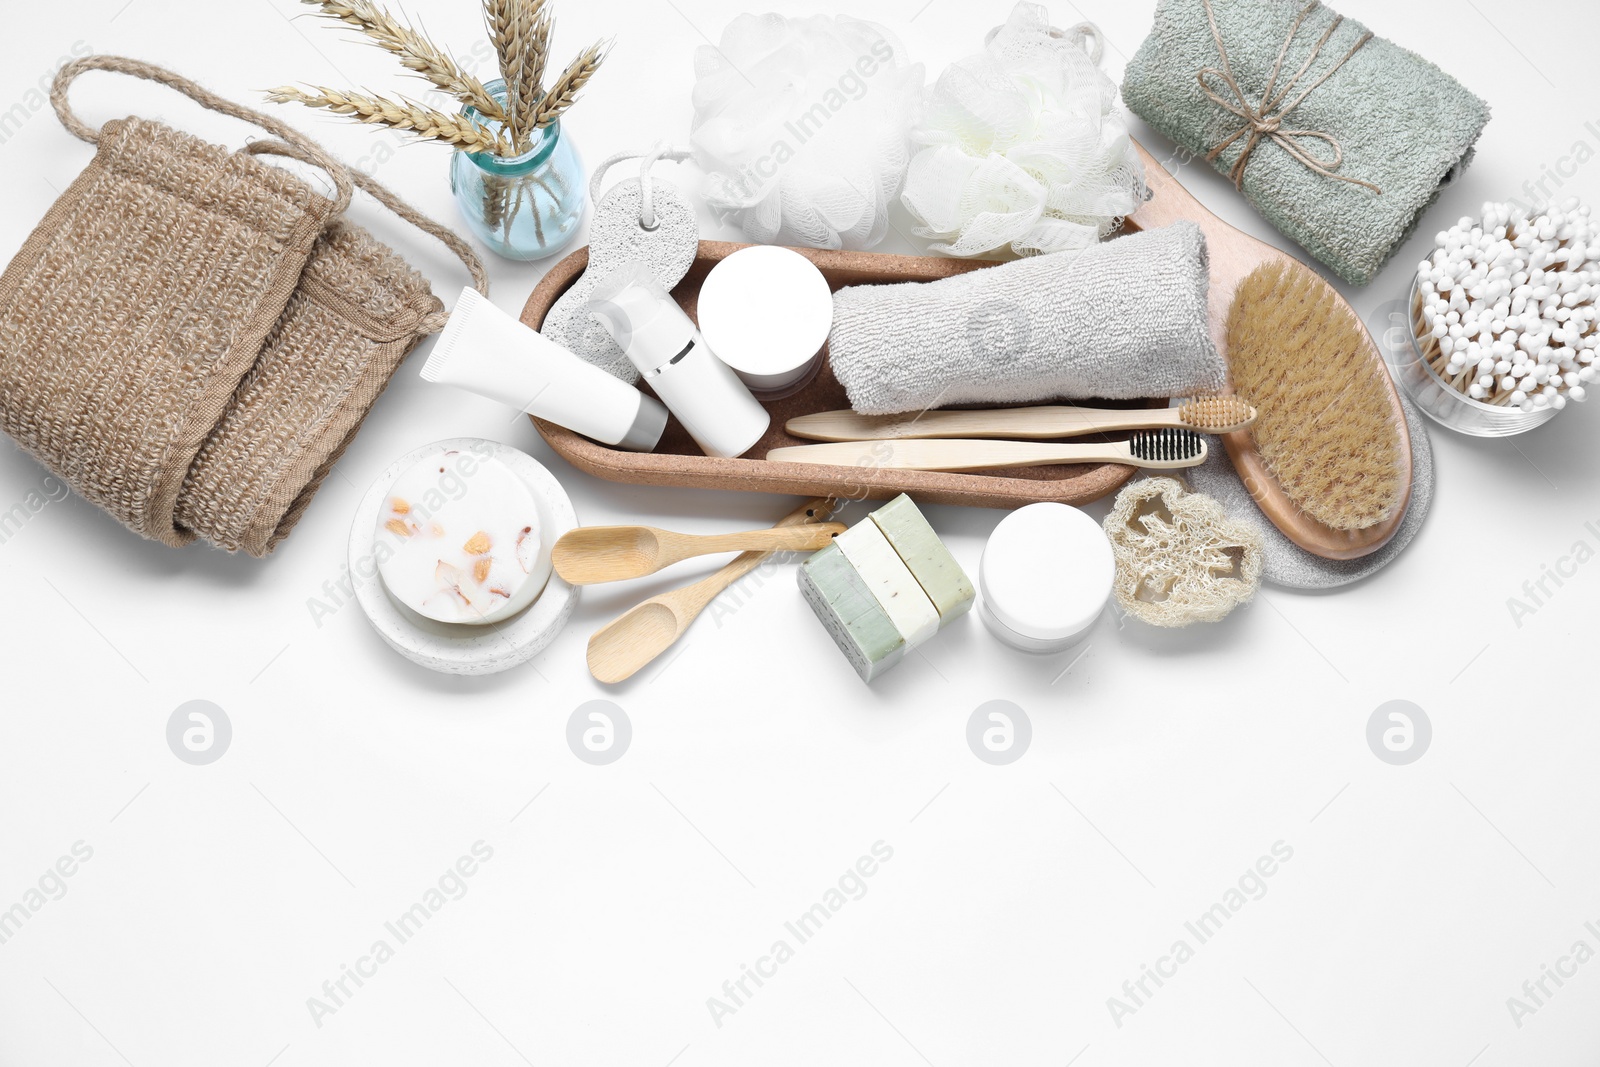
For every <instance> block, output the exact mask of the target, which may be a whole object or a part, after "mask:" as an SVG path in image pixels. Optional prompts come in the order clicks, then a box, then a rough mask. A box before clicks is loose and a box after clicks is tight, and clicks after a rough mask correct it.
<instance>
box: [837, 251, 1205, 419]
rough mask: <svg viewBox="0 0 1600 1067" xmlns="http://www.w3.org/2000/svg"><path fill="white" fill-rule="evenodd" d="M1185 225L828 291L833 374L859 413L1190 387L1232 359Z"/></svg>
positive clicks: (1177, 392)
mask: <svg viewBox="0 0 1600 1067" xmlns="http://www.w3.org/2000/svg"><path fill="white" fill-rule="evenodd" d="M1208 284H1209V276H1208V274H1207V266H1206V243H1205V235H1204V234H1202V233H1201V232H1200V229H1199V227H1197V226H1195V225H1194V224H1193V223H1188V222H1180V223H1175V224H1174V225H1172V226H1168V227H1166V228H1164V229H1160V230H1150V231H1148V232H1145V233H1136V234H1131V235H1129V236H1127V237H1119V238H1117V239H1116V240H1114V241H1108V242H1106V243H1105V244H1102V245H1097V246H1095V247H1093V248H1090V249H1088V250H1087V251H1083V252H1075V253H1069V252H1056V253H1053V254H1051V255H1047V256H1035V257H1032V258H1029V259H1022V260H1017V261H1016V262H1013V263H1006V264H1003V265H1001V266H998V267H988V268H985V269H983V270H977V271H973V272H971V273H970V274H961V275H957V276H956V277H953V278H944V279H941V280H939V281H936V282H902V283H899V284H894V285H855V286H850V287H849V288H846V289H841V290H839V291H838V292H837V293H835V294H834V297H833V332H832V333H831V334H830V335H829V337H828V352H829V359H830V360H831V362H832V364H833V371H834V374H835V375H836V376H837V377H838V379H839V381H840V382H841V383H842V384H843V385H844V387H845V391H846V393H848V394H849V397H850V404H851V406H852V407H854V408H855V409H856V410H857V411H859V412H861V413H862V414H864V415H895V414H899V413H901V412H905V411H921V410H925V409H927V408H932V407H948V406H950V405H952V404H1010V403H1027V402H1031V401H1043V400H1054V399H1073V398H1076V399H1086V398H1090V397H1097V398H1102V399H1107V400H1134V399H1138V398H1141V397H1171V396H1194V395H1196V394H1199V393H1214V392H1216V391H1218V390H1220V389H1221V388H1222V387H1223V384H1224V382H1225V381H1226V379H1227V368H1226V367H1225V366H1224V364H1223V361H1222V358H1221V356H1219V355H1218V354H1217V350H1216V347H1215V346H1214V345H1213V344H1212V343H1211V335H1210V331H1209V330H1208V328H1207V324H1206V290H1207V288H1208Z"/></svg>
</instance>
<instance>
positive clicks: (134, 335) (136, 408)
mask: <svg viewBox="0 0 1600 1067" xmlns="http://www.w3.org/2000/svg"><path fill="white" fill-rule="evenodd" d="M87 70H106V71H113V72H118V73H123V74H129V75H132V76H134V77H140V78H146V79H149V80H151V81H156V82H160V83H162V84H165V85H168V86H171V87H172V88H174V89H176V90H178V91H179V92H181V93H184V94H185V95H187V96H190V97H192V98H193V99H195V100H196V101H197V102H199V103H200V104H201V105H203V106H205V107H207V108H210V109H212V110H215V111H219V112H221V113H223V114H226V115H231V116H233V117H235V118H240V119H243V120H245V121H247V122H252V123H254V124H256V125H258V126H261V127H262V128H263V129H266V130H268V131H269V132H271V133H272V134H274V135H275V136H277V137H279V138H281V139H282V143H278V142H264V143H257V144H253V145H251V146H250V147H249V148H248V149H246V150H245V151H242V152H232V151H229V150H228V149H225V148H221V147H218V146H215V145H211V144H208V143H206V142H205V141H202V140H200V139H198V138H195V137H192V136H190V135H188V134H185V133H182V132H180V131H178V130H175V129H172V128H171V127H168V126H165V125H163V124H161V123H158V122H149V121H146V120H143V119H139V118H132V117H130V118H127V119H118V120H113V121H111V122H108V123H106V124H105V126H103V127H102V128H101V129H100V130H98V131H96V130H94V129H92V128H91V127H89V126H87V125H86V124H84V123H83V122H82V121H80V120H79V119H78V118H77V117H76V116H75V115H74V114H73V113H72V111H71V109H70V107H69V106H68V104H67V100H66V92H67V87H68V86H69V85H70V83H71V82H72V81H73V79H75V78H76V77H77V76H78V75H79V74H81V73H83V72H84V71H87ZM51 101H52V103H53V104H54V105H55V108H56V113H57V114H58V115H59V116H60V118H61V121H62V124H63V125H65V126H66V128H67V129H68V130H69V131H71V132H72V133H73V134H74V135H76V136H78V137H80V138H82V139H83V140H85V141H88V142H90V143H91V144H95V145H96V146H97V151H96V153H95V157H94V159H93V161H92V162H91V163H90V164H89V166H88V167H87V168H85V170H84V171H83V173H82V174H81V175H79V177H78V179H77V180H76V181H74V182H73V184H72V186H71V187H70V188H69V189H68V190H67V191H66V193H64V194H63V195H62V197H61V198H60V200H58V201H57V202H56V203H55V205H54V206H53V207H52V208H51V209H50V211H49V212H48V213H47V214H46V215H45V217H44V220H43V221H42V222H41V223H40V224H39V226H38V228H37V229H36V230H35V231H34V233H33V235H32V236H31V237H29V238H28V241H27V242H26V243H25V244H24V245H23V247H22V250H21V251H20V252H19V253H18V254H17V256H16V258H15V259H14V260H12V262H11V264H10V266H9V267H8V268H7V269H6V271H5V274H4V275H3V276H0V429H4V430H5V431H6V433H8V434H10V435H11V436H12V437H13V438H15V439H16V441H17V443H18V444H20V445H21V446H22V447H23V448H25V449H27V450H28V451H29V452H30V453H32V454H33V455H34V456H35V457H37V458H38V459H39V460H40V462H42V463H44V464H45V466H47V467H49V468H50V469H51V470H52V471H54V472H55V473H56V475H57V476H59V477H60V478H61V479H62V480H63V481H65V482H67V483H68V484H69V485H71V486H72V487H73V488H74V489H75V490H77V491H78V492H79V493H81V494H82V495H83V496H84V497H85V498H87V499H89V500H91V501H93V502H94V503H96V504H98V505H99V506H100V507H102V508H104V509H105V510H106V511H107V512H109V513H110V514H111V515H112V516H113V517H114V518H116V519H117V520H118V521H119V522H121V523H123V524H124V525H126V526H127V527H128V528H129V529H132V530H134V531H135V532H137V533H139V534H142V535H143V536H145V537H148V538H151V539H153V540H157V541H160V542H162V543H164V544H168V545H175V546H176V545H183V544H187V543H188V542H190V541H192V540H194V539H195V538H196V537H197V536H198V537H203V538H205V539H207V540H209V541H211V542H212V543H214V544H216V545H218V546H220V547H222V548H226V549H228V550H230V551H233V550H243V551H245V552H247V553H249V554H250V555H252V556H264V555H266V554H267V553H268V552H270V551H272V549H273V548H274V547H275V546H276V545H277V544H278V542H279V541H281V540H282V539H283V538H284V537H285V536H287V535H288V533H289V531H290V530H291V529H292V528H293V527H294V524H295V523H296V522H297V521H298V520H299V518H300V516H301V514H302V513H303V512H304V510H305V508H306V505H307V504H308V503H309V502H310V500H311V497H312V496H313V495H314V494H315V492H316V490H317V488H318V487H319V486H320V485H321V483H322V480H323V478H325V477H326V475H327V474H328V472H329V471H330V470H331V469H332V467H333V464H334V463H335V462H337V461H338V459H339V457H340V455H341V454H342V453H343V451H344V449H345V447H346V446H347V445H348V444H349V442H350V440H351V438H352V437H353V436H354V434H355V432H356V430H357V429H358V428H359V427H360V425H361V422H362V420H364V419H365V418H366V415H367V412H368V411H369V410H371V407H372V404H373V402H374V401H375V400H376V399H377V396H378V394H379V393H381V392H382V391H383V388H384V386H386V385H387V384H388V381H389V379H390V377H391V376H392V375H393V374H394V371H395V370H396V369H397V368H398V367H399V365H400V362H401V361H402V360H403V359H404V358H405V355H406V353H407V352H409V351H410V350H411V348H412V347H414V346H415V345H416V343H417V342H418V341H420V340H421V339H422V338H424V337H426V336H427V335H428V334H430V333H433V332H435V331H437V330H439V329H441V328H443V326H444V323H445V319H446V315H445V312H444V307H443V305H442V304H441V303H440V301H439V300H438V298H437V297H435V296H434V295H433V293H432V291H431V290H430V288H429V286H428V283H427V281H426V280H425V279H424V278H423V277H422V276H421V275H419V274H418V273H416V272H415V271H414V270H412V269H411V268H410V267H409V266H408V265H407V264H406V263H405V261H404V260H402V259H401V258H400V257H399V256H398V255H397V254H396V253H394V252H393V251H391V250H390V249H389V248H387V247H385V246H384V245H383V244H382V243H380V242H379V241H377V240H376V239H375V238H373V237H372V236H371V235H370V234H369V233H367V232H366V231H365V230H363V229H361V228H360V227H358V226H356V225H354V224H352V223H350V222H347V221H344V220H343V219H341V218H340V217H339V216H340V215H341V214H342V213H343V211H344V209H345V207H346V206H347V205H348V203H349V200H350V195H351V187H352V184H354V185H359V186H361V187H362V188H363V189H365V190H366V191H367V192H369V193H371V194H372V195H373V196H374V197H376V198H377V199H378V200H379V201H380V202H381V203H383V204H385V205H386V206H388V207H389V208H391V209H392V210H394V211H395V212H396V213H397V214H399V215H400V216H401V217H402V218H404V219H406V220H407V221H408V222H411V223H413V224H414V225H416V226H418V227H420V228H421V229H423V230H425V231H426V232H428V233H431V234H433V235H434V236H435V237H438V238H439V239H440V240H441V241H443V242H444V243H445V244H446V245H448V246H449V247H450V249H451V250H452V251H453V252H455V253H456V254H457V255H458V256H460V257H461V259H462V261H463V262H464V263H465V264H466V265H467V267H468V269H469V270H470V271H471V273H472V276H473V280H474V282H475V284H476V285H477V288H478V289H479V291H480V292H487V290H488V279H487V276H486V275H485V274H484V271H483V266H482V264H481V263H480V262H479V261H478V258H477V256H476V255H475V254H474V253H473V251H472V250H471V248H470V247H469V246H467V245H466V243H465V242H463V241H462V240H461V239H460V238H459V237H456V236H455V235H454V234H452V233H450V232H449V231H447V230H445V229H444V228H442V227H440V226H439V225H437V224H436V223H433V222H431V221H429V220H428V219H426V218H425V217H423V216H421V215H419V214H418V213H417V212H416V211H414V210H413V209H411V208H409V207H408V206H407V205H405V204H404V203H402V202H401V201H399V200H397V199H396V198H394V197H393V196H392V195H391V194H389V193H388V192H387V191H386V190H384V189H383V188H382V187H381V186H379V185H378V184H377V183H376V182H374V181H372V180H371V179H370V178H367V177H365V176H364V175H360V174H356V173H352V172H350V171H348V170H347V169H346V168H344V167H343V166H341V165H340V164H338V163H337V162H335V161H334V160H333V159H331V158H330V157H329V156H328V155H327V154H326V153H325V152H323V151H322V149H321V148H319V147H318V146H317V145H316V144H315V142H313V141H311V140H310V139H308V138H306V137H305V136H304V135H302V134H300V133H298V132H296V131H295V130H294V129H293V128H291V127H289V126H287V125H285V124H283V123H280V122H278V121H277V120H276V119H273V118H270V117H268V116H266V115H263V114H260V113H258V112H255V111H252V110H250V109H247V108H243V107H240V106H238V105H235V104H231V103H229V102H228V101H226V100H222V99H221V98H219V97H216V96H214V95H213V94H211V93H209V92H207V91H206V90H205V89H202V88H201V87H200V86H198V85H196V84H194V83H193V82H190V81H187V80H186V79H183V78H180V77H178V76H177V75H175V74H172V73H170V72H168V71H164V70H161V69H160V68H157V67H153V66H151V65H149V64H146V63H141V62H138V61H136V60H129V59H121V58H117V57H114V56H90V57H88V58H85V59H82V60H78V61H77V62H74V63H71V64H69V65H68V66H66V67H64V68H63V69H62V71H61V73H60V74H59V75H58V76H57V78H56V83H55V87H54V90H53V92H52V95H51ZM261 153H276V154H281V155H289V156H293V157H295V158H297V159H300V160H302V161H304V162H306V163H309V164H311V165H313V166H316V167H319V168H321V169H322V170H324V171H325V172H327V174H328V175H329V176H330V178H331V179H332V181H333V183H334V187H335V191H336V194H335V198H334V199H332V200H330V199H328V198H327V197H324V196H322V195H321V194H319V193H317V192H316V191H315V190H314V189H312V188H311V186H310V185H308V184H307V183H306V182H304V181H303V180H301V179H300V178H298V177H296V176H295V175H293V174H291V173H289V172H288V171H286V170H283V169H282V168H279V167H274V166H271V165H269V164H267V163H264V162H262V161H261V160H259V159H258V158H256V157H257V155H259V154H261Z"/></svg>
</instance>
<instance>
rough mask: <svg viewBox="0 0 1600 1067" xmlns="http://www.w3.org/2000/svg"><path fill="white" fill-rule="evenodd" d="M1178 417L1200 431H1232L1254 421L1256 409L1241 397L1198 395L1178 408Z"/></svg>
mask: <svg viewBox="0 0 1600 1067" xmlns="http://www.w3.org/2000/svg"><path fill="white" fill-rule="evenodd" d="M1178 418H1180V419H1182V420H1183V421H1184V424H1185V425H1187V426H1190V427H1192V428H1194V429H1196V430H1199V431H1201V432H1202V433H1232V432H1234V431H1235V430H1242V429H1244V428H1245V427H1247V426H1249V425H1250V424H1251V423H1252V422H1255V421H1256V409H1255V408H1254V407H1252V406H1251V405H1250V403H1249V402H1248V401H1246V400H1244V399H1243V398H1242V397H1237V396H1200V397H1195V398H1194V399H1193V400H1190V401H1187V402H1185V403H1184V404H1183V405H1182V406H1180V407H1179V408H1178Z"/></svg>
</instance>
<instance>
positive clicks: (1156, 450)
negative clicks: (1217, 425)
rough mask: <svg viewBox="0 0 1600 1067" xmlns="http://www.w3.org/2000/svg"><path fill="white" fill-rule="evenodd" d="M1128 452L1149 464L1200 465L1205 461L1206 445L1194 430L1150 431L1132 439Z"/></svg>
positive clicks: (1129, 441)
mask: <svg viewBox="0 0 1600 1067" xmlns="http://www.w3.org/2000/svg"><path fill="white" fill-rule="evenodd" d="M1128 451H1130V452H1132V453H1133V455H1134V458H1136V459H1142V460H1144V461H1145V462H1147V463H1199V462H1200V461H1201V460H1203V459H1205V456H1206V443H1205V441H1204V439H1202V438H1201V436H1200V435H1199V434H1197V433H1195V432H1194V431H1193V430H1177V429H1162V430H1149V431H1147V432H1145V433H1136V434H1134V435H1133V436H1132V437H1130V438H1129V439H1128Z"/></svg>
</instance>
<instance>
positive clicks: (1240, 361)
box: [1228, 263, 1405, 530]
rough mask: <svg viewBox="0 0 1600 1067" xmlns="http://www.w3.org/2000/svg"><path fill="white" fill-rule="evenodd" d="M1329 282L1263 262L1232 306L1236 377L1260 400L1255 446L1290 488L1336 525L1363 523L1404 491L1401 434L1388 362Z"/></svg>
mask: <svg viewBox="0 0 1600 1067" xmlns="http://www.w3.org/2000/svg"><path fill="white" fill-rule="evenodd" d="M1370 347H1371V346H1370V345H1369V344H1368V342H1367V337H1366V333H1365V330H1364V328H1363V327H1362V325H1361V323H1360V321H1359V320H1357V319H1356V318H1355V316H1354V315H1352V314H1351V313H1350V311H1349V310H1348V309H1347V308H1346V307H1344V306H1343V305H1342V304H1340V303H1339V302H1338V301H1337V300H1336V299H1334V294H1333V291H1332V290H1331V289H1330V288H1329V286H1328V284H1327V283H1326V282H1324V281H1323V280H1322V279H1321V278H1320V277H1318V276H1317V275H1316V274H1313V273H1312V272H1311V271H1309V270H1307V269H1306V268H1305V267H1303V266H1300V265H1298V264H1293V265H1287V266H1286V265H1284V264H1281V263H1274V264H1269V265H1267V266H1264V267H1258V268H1257V269H1256V270H1255V272H1254V273H1252V274H1251V275H1250V276H1249V277H1248V278H1246V279H1245V280H1244V281H1243V282H1241V283H1240V284H1239V289H1238V291H1237V292H1236V293H1235V294H1234V300H1233V306H1232V308H1231V309H1230V310H1229V312H1228V362H1229V364H1230V370H1231V372H1232V375H1233V384H1234V387H1235V388H1236V389H1238V390H1239V392H1240V393H1241V394H1243V395H1245V396H1248V397H1249V398H1250V399H1251V400H1252V401H1254V403H1255V405H1256V407H1257V409H1258V411H1259V416H1258V417H1257V419H1256V421H1255V424H1254V426H1253V427H1252V428H1251V431H1250V432H1251V436H1252V437H1253V439H1254V440H1255V445H1256V449H1257V451H1259V452H1260V453H1261V458H1262V459H1263V460H1264V461H1265V462H1266V465H1267V468H1268V470H1269V471H1270V472H1271V474H1272V476H1273V477H1274V478H1275V479H1277V482H1278V484H1279V485H1280V486H1281V487H1282V488H1283V491H1284V493H1285V494H1286V495H1287V496H1288V497H1289V499H1290V500H1292V501H1294V503H1295V504H1296V505H1298V506H1299V508H1300V509H1301V510H1302V511H1304V512H1305V513H1306V514H1308V515H1310V516H1311V517H1312V518H1314V519H1316V520H1317V521H1318V522H1321V523H1322V524H1324V525H1325V526H1330V527H1332V528H1333V529H1335V530H1364V529H1367V528H1369V527H1371V526H1375V525H1377V524H1378V523H1380V522H1382V521H1384V520H1385V519H1386V518H1388V517H1390V516H1391V515H1392V514H1393V513H1394V511H1395V509H1397V508H1398V507H1399V506H1400V502H1401V500H1402V499H1403V498H1404V496H1405V484H1404V480H1403V476H1402V470H1403V467H1404V462H1405V457H1404V456H1403V455H1402V454H1401V453H1402V449H1403V440H1402V438H1401V435H1400V431H1399V427H1398V426H1397V425H1396V424H1395V419H1394V409H1393V405H1392V401H1391V399H1390V390H1389V386H1388V383H1387V381H1386V380H1385V377H1384V375H1385V373H1386V372H1385V371H1384V369H1383V367H1382V366H1381V365H1380V364H1379V363H1378V362H1377V361H1376V359H1374V358H1373V357H1372V356H1371V355H1370V354H1369V350H1370Z"/></svg>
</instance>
